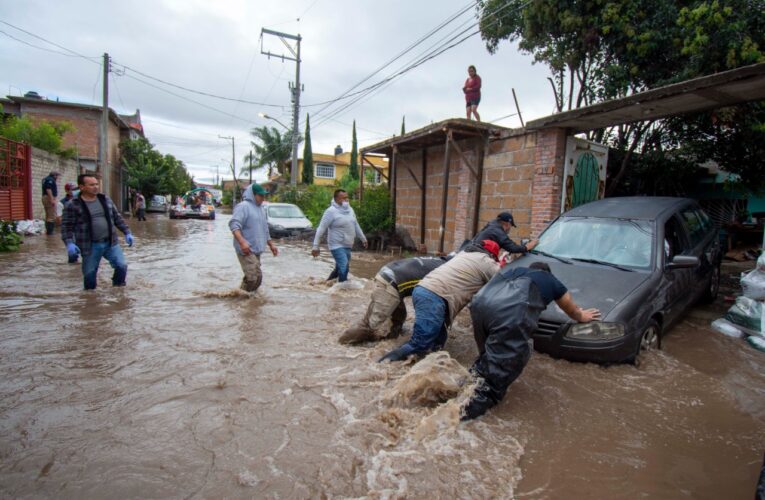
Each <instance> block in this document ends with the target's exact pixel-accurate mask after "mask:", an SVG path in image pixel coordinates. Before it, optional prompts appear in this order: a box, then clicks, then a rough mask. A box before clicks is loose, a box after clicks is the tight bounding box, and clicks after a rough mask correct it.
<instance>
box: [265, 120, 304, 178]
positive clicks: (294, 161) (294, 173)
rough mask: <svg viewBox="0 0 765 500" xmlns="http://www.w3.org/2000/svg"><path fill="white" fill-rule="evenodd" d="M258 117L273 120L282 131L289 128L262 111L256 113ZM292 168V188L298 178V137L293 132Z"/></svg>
mask: <svg viewBox="0 0 765 500" xmlns="http://www.w3.org/2000/svg"><path fill="white" fill-rule="evenodd" d="M258 116H259V117H261V118H265V119H266V120H273V121H275V122H276V123H278V124H279V125H281V126H282V127H284V130H287V131H289V130H290V128H289V127H288V126H287V125H285V124H283V123H282V122H280V121H279V120H278V119H276V118H274V117H273V116H270V115H267V114H266V113H263V112H262V111H261V112H260V113H258ZM291 139H292V168H291V170H290V184H292V185H293V186H295V185H297V176H298V157H297V155H298V135H297V133H295V131H294V130H293V131H292V137H291Z"/></svg>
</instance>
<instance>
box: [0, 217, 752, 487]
mask: <svg viewBox="0 0 765 500" xmlns="http://www.w3.org/2000/svg"><path fill="white" fill-rule="evenodd" d="M228 219H229V216H227V215H220V214H219V216H218V219H217V220H215V221H197V220H169V219H167V217H163V216H156V215H150V216H149V220H148V221H147V222H145V223H138V222H136V221H135V219H133V220H128V223H129V224H130V225H131V228H132V229H133V233H134V235H135V237H136V244H135V246H134V247H133V248H124V250H125V254H126V257H127V260H128V264H129V271H128V279H127V282H128V285H127V287H125V288H112V287H111V286H110V283H111V281H110V277H111V269H109V268H108V265H107V264H106V263H103V264H102V267H101V271H100V273H99V284H98V286H99V288H98V290H96V291H95V292H87V293H86V292H83V291H82V276H81V271H80V267H79V265H77V266H75V265H69V264H67V263H66V252H65V248H64V245H63V244H62V242H61V240H60V239H59V238H58V237H55V238H53V237H50V238H46V237H45V236H37V237H27V238H26V243H25V244H24V245H23V246H22V249H21V251H20V252H17V253H14V254H0V331H1V333H0V493H1V495H2V497H3V498H10V497H21V498H31V497H47V498H109V497H111V498H137V497H151V498H348V497H353V498H356V497H371V498H404V497H407V498H426V497H427V498H447V497H450V498H451V497H457V498H550V499H554V498H593V499H595V498H619V499H621V498H624V499H633V498H639V497H650V498H702V499H707V498H708V499H719V498H727V499H739V498H741V499H750V498H752V497H753V495H754V489H755V483H756V480H757V476H758V474H759V470H760V465H761V463H762V455H763V451H765V353H761V352H758V351H756V350H754V349H752V348H751V347H750V346H749V345H748V344H746V342H744V341H741V340H737V339H731V338H728V337H725V336H723V335H721V334H719V333H717V332H715V331H713V330H711V328H710V327H709V323H710V322H711V321H712V320H713V319H715V318H717V317H719V315H720V314H716V313H715V312H714V311H710V310H709V309H706V310H705V309H696V310H694V311H693V312H692V313H691V315H689V316H687V317H686V319H685V320H684V321H683V322H682V323H681V324H680V325H678V326H677V327H675V328H674V329H673V330H672V331H670V333H669V334H668V336H667V337H665V339H664V350H663V351H661V352H659V353H656V354H655V355H652V356H650V357H649V358H648V359H647V360H646V361H645V362H644V363H642V364H641V365H640V367H637V368H636V367H634V366H629V365H627V366H612V367H607V368H604V367H600V366H597V365H592V364H581V363H580V364H574V363H570V362H567V361H562V360H554V359H552V358H550V357H548V356H546V355H542V354H539V353H534V354H533V355H532V358H531V361H530V362H529V364H528V366H527V368H526V370H525V371H524V373H523V375H522V376H521V377H520V379H519V380H518V381H517V382H516V383H514V384H513V385H512V386H511V387H510V390H509V392H508V395H507V397H506V398H505V400H504V401H503V402H502V403H501V404H500V405H499V406H498V407H496V408H495V409H493V410H492V411H490V413H489V414H488V415H487V416H485V417H483V418H481V419H479V420H477V421H474V422H470V423H467V424H464V423H463V424H460V423H458V402H459V401H460V400H461V398H463V397H464V391H465V387H464V386H463V387H460V386H461V385H462V384H463V383H464V382H465V376H466V373H465V372H464V368H462V367H467V366H470V364H471V363H472V361H473V359H474V357H475V356H476V351H475V347H474V341H473V335H472V329H471V328H470V325H469V316H468V315H466V314H464V313H463V314H462V315H461V316H460V317H459V318H458V320H457V322H456V323H457V324H456V326H455V327H454V328H453V329H452V330H451V333H450V338H449V341H448V343H447V346H446V349H447V352H448V353H449V354H450V355H451V358H454V360H456V361H458V363H454V361H453V360H452V359H450V358H449V357H448V356H445V355H442V356H440V357H438V358H437V359H435V360H429V361H433V363H432V364H430V365H428V366H424V367H420V368H421V371H414V370H412V365H411V364H408V365H401V364H396V365H392V366H391V365H387V364H386V365H381V364H378V363H376V362H375V361H376V360H377V359H378V358H379V357H380V356H381V355H382V354H384V353H385V352H387V351H388V350H389V349H391V348H392V347H393V346H395V345H398V344H399V343H401V340H388V341H384V342H380V343H378V344H365V345H362V346H344V345H340V344H338V343H337V341H336V339H337V337H338V336H339V335H340V333H341V332H342V331H343V330H344V329H346V328H347V327H349V326H351V325H352V324H353V323H355V321H356V320H357V319H359V318H360V317H361V315H362V314H363V311H364V310H365V309H366V305H367V303H368V298H369V293H370V291H371V283H370V282H369V281H365V288H364V289H355V290H354V289H350V290H336V289H328V288H327V287H326V286H325V285H324V284H323V279H324V278H325V277H326V276H327V275H328V274H329V272H330V270H331V268H332V265H331V263H330V261H331V256H330V254H329V252H328V251H327V250H326V248H324V249H323V251H322V255H321V257H320V258H319V259H318V260H314V259H312V258H311V257H310V248H309V246H308V245H307V244H306V243H301V242H291V243H290V242H277V245H278V246H279V248H280V252H281V253H280V255H279V257H276V258H274V257H272V256H270V255H266V254H264V257H263V273H264V278H263V286H262V287H261V289H260V290H259V291H258V292H257V293H256V294H255V296H254V297H250V296H248V295H246V294H243V293H240V292H239V291H238V286H239V282H240V280H241V276H242V273H241V269H240V267H239V264H238V262H237V259H236V256H235V254H234V251H233V249H232V245H231V236H230V232H229V231H228V227H227V222H228ZM121 241H122V238H121ZM353 259H354V260H353V261H352V262H351V272H352V273H353V274H354V275H355V276H357V277H362V278H367V279H368V278H371V277H372V276H373V275H374V273H375V272H376V271H377V270H378V269H379V267H380V265H381V264H382V263H383V262H384V261H385V259H386V257H381V256H378V255H375V254H363V253H354V255H353ZM387 259H390V257H387ZM409 312H410V320H409V321H408V322H407V325H406V330H407V332H410V331H411V319H412V317H411V316H412V309H411V305H410V306H409ZM460 365H461V366H460ZM410 372H412V373H411V374H410ZM408 374H409V375H408ZM442 394H448V395H451V396H455V397H454V398H453V399H452V400H451V401H450V402H448V403H446V404H444V405H438V404H437V403H436V399H437V396H438V395H442Z"/></svg>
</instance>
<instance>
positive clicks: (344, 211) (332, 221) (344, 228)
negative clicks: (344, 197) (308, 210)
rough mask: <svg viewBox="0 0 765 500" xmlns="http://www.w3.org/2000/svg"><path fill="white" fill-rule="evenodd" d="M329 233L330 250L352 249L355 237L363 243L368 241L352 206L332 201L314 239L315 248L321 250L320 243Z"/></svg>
mask: <svg viewBox="0 0 765 500" xmlns="http://www.w3.org/2000/svg"><path fill="white" fill-rule="evenodd" d="M324 233H327V245H328V246H329V249H330V250H335V249H338V248H351V247H353V242H354V240H355V237H356V236H358V237H359V238H360V239H361V241H367V238H366V236H364V231H362V230H361V226H359V223H358V222H357V221H356V214H355V213H354V212H353V209H352V208H351V206H350V205H348V206H347V207H343V206H340V205H338V204H337V203H336V202H335V200H332V203H331V204H330V206H329V208H328V209H326V210H325V211H324V215H322V216H321V222H319V229H317V230H316V237H315V238H314V239H313V248H314V249H318V248H319V242H320V241H321V238H322V237H323V236H324Z"/></svg>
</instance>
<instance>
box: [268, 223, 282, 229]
mask: <svg viewBox="0 0 765 500" xmlns="http://www.w3.org/2000/svg"><path fill="white" fill-rule="evenodd" d="M271 227H272V228H274V229H279V230H281V229H284V226H282V225H281V224H274V225H272V226H271Z"/></svg>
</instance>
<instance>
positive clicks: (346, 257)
mask: <svg viewBox="0 0 765 500" xmlns="http://www.w3.org/2000/svg"><path fill="white" fill-rule="evenodd" d="M331 252H332V257H334V259H335V269H334V271H332V274H333V275H334V274H335V273H337V281H338V283H341V282H343V281H348V265H349V263H350V262H351V249H350V248H345V247H343V248H336V249H334V250H331Z"/></svg>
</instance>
